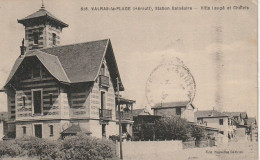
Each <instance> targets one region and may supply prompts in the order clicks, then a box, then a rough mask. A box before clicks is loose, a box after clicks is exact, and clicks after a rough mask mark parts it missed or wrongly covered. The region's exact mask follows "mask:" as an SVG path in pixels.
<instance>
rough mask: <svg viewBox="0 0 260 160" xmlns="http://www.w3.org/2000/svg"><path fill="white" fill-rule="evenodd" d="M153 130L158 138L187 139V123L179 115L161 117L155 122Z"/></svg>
mask: <svg viewBox="0 0 260 160" xmlns="http://www.w3.org/2000/svg"><path fill="white" fill-rule="evenodd" d="M154 130H155V135H156V138H157V139H159V140H182V141H186V140H187V139H188V123H187V121H186V120H185V119H182V118H180V117H175V116H172V117H163V118H161V119H160V120H158V121H157V122H156V124H155V127H154Z"/></svg>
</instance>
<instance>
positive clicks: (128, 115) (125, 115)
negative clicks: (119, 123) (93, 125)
mask: <svg viewBox="0 0 260 160" xmlns="http://www.w3.org/2000/svg"><path fill="white" fill-rule="evenodd" d="M116 119H119V116H118V112H116ZM121 120H129V121H132V120H133V114H132V113H130V112H121Z"/></svg>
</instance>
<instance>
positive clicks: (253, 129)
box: [245, 117, 258, 142]
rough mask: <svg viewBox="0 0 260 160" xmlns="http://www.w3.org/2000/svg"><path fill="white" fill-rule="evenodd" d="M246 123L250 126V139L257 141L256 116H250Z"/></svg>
mask: <svg viewBox="0 0 260 160" xmlns="http://www.w3.org/2000/svg"><path fill="white" fill-rule="evenodd" d="M245 125H246V126H248V130H249V136H250V141H253V142H257V141H258V125H257V121H256V118H254V117H248V119H246V121H245Z"/></svg>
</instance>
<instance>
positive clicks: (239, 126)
mask: <svg viewBox="0 0 260 160" xmlns="http://www.w3.org/2000/svg"><path fill="white" fill-rule="evenodd" d="M223 113H224V114H226V115H228V116H229V117H231V118H232V119H233V120H234V125H235V126H236V138H237V139H240V140H241V139H242V140H246V139H248V135H249V134H250V129H249V127H248V126H247V125H246V121H247V119H248V116H247V113H246V112H223Z"/></svg>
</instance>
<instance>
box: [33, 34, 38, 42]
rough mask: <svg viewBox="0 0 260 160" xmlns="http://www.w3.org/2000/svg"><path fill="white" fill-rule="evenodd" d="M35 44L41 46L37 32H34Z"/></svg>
mask: <svg viewBox="0 0 260 160" xmlns="http://www.w3.org/2000/svg"><path fill="white" fill-rule="evenodd" d="M33 44H39V34H38V33H37V32H33Z"/></svg>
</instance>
